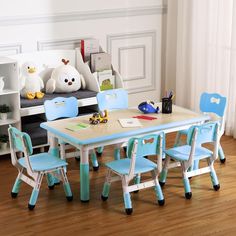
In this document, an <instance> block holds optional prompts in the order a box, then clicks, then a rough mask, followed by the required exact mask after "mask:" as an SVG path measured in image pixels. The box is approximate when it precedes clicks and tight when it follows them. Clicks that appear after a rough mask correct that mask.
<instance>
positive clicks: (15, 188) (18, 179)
mask: <svg viewBox="0 0 236 236" xmlns="http://www.w3.org/2000/svg"><path fill="white" fill-rule="evenodd" d="M22 172H23V169H22V170H21V171H20V172H19V174H18V175H17V177H16V180H15V183H14V185H13V187H12V190H11V197H12V198H16V197H17V195H18V193H19V191H20V185H21V183H22V180H21V175H22Z"/></svg>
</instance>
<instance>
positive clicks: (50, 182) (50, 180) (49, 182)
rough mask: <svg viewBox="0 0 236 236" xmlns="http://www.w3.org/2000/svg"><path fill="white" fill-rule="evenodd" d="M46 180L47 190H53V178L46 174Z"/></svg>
mask: <svg viewBox="0 0 236 236" xmlns="http://www.w3.org/2000/svg"><path fill="white" fill-rule="evenodd" d="M46 180H47V183H48V188H49V189H50V190H52V189H54V186H55V185H54V177H53V176H52V175H51V174H46Z"/></svg>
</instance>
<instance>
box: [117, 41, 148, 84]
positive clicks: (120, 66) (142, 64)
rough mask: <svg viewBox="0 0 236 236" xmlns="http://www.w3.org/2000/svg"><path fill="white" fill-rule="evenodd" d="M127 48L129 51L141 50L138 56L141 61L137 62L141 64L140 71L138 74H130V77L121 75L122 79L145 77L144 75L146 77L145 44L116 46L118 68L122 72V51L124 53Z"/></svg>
mask: <svg viewBox="0 0 236 236" xmlns="http://www.w3.org/2000/svg"><path fill="white" fill-rule="evenodd" d="M128 50H131V51H133V50H136V51H138V50H141V51H142V57H140V59H141V63H140V64H139V66H141V69H142V73H141V74H140V75H136V76H130V77H124V76H123V80H124V81H129V80H137V79H145V77H146V46H145V45H136V46H129V47H120V48H118V63H119V64H118V68H119V70H120V73H121V74H123V73H122V71H123V68H122V52H123V54H124V53H125V52H128ZM124 74H125V73H124Z"/></svg>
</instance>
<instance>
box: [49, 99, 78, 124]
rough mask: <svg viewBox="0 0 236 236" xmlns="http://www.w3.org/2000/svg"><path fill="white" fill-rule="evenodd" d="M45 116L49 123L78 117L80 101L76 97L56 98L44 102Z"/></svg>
mask: <svg viewBox="0 0 236 236" xmlns="http://www.w3.org/2000/svg"><path fill="white" fill-rule="evenodd" d="M44 109H45V115H46V118H47V120H48V121H52V120H56V119H60V118H70V117H76V116H77V115H78V112H79V110H78V101H77V99H76V98H75V97H69V98H64V97H56V98H54V99H52V100H46V101H45V102H44Z"/></svg>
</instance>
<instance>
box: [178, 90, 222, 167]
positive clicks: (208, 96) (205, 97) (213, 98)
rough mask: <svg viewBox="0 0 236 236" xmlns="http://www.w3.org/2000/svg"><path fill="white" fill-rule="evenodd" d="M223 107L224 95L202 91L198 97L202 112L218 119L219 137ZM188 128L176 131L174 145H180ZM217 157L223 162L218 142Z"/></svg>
mask: <svg viewBox="0 0 236 236" xmlns="http://www.w3.org/2000/svg"><path fill="white" fill-rule="evenodd" d="M225 108H226V97H222V96H221V95H219V94H217V93H203V94H202V95H201V98H200V110H201V112H203V113H204V114H208V115H210V117H211V119H212V120H216V119H217V120H218V121H219V122H220V137H221V136H222V135H223V133H224V126H225ZM187 133H188V130H181V131H179V132H178V133H177V136H176V140H175V146H179V145H180V143H181V142H180V140H181V136H182V135H187ZM218 152H219V157H220V162H221V163H225V160H226V158H225V155H224V152H223V149H222V147H221V145H220V143H219V150H218Z"/></svg>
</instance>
